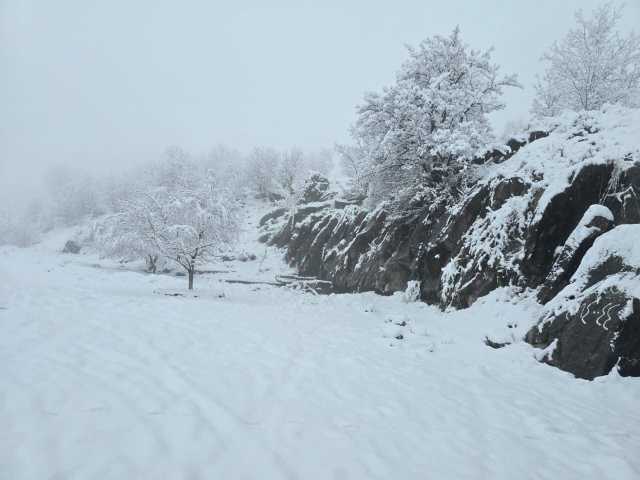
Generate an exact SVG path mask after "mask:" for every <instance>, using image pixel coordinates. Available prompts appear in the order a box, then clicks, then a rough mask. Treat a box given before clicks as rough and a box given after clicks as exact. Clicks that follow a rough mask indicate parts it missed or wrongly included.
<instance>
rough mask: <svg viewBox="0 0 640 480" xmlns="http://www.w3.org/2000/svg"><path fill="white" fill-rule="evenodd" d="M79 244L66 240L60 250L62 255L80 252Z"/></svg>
mask: <svg viewBox="0 0 640 480" xmlns="http://www.w3.org/2000/svg"><path fill="white" fill-rule="evenodd" d="M81 248H82V247H81V246H80V244H78V242H76V241H74V240H67V243H65V244H64V248H63V249H62V253H73V254H77V253H80V250H81Z"/></svg>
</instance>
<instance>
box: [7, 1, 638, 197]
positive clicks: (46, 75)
mask: <svg viewBox="0 0 640 480" xmlns="http://www.w3.org/2000/svg"><path fill="white" fill-rule="evenodd" d="M89 3H91V2H82V1H61V2H37V1H29V0H22V1H12V0H4V2H2V3H0V36H1V37H0V44H1V45H2V49H1V51H0V65H2V71H3V73H4V74H3V75H2V79H1V80H0V82H2V88H1V89H0V91H1V92H2V93H1V96H0V101H1V102H2V105H3V106H4V115H2V118H1V119H0V131H1V133H0V143H1V145H2V149H1V152H0V153H1V163H0V190H2V191H3V192H5V195H6V192H12V191H18V190H21V191H24V189H25V188H26V189H27V190H28V189H29V188H31V186H33V185H35V183H36V181H37V179H38V178H40V176H41V175H42V173H43V172H44V171H45V170H46V169H47V168H48V167H49V166H51V165H53V164H64V165H70V166H79V165H82V166H84V167H85V169H87V170H90V171H113V170H114V169H118V168H122V167H123V166H125V165H128V164H131V163H134V162H138V161H142V160H148V159H152V158H157V157H158V156H159V155H160V154H161V152H162V151H163V150H164V149H165V147H166V146H168V145H180V146H182V147H183V148H185V149H186V150H190V151H194V152H204V151H207V150H208V149H210V148H212V147H213V146H215V145H216V144H220V143H223V144H226V145H229V146H232V147H235V148H239V149H241V150H248V149H250V148H251V147H252V146H255V145H269V146H274V147H277V148H285V147H289V146H293V145H296V146H300V147H302V148H306V149H314V148H319V147H323V146H326V147H331V146H332V145H333V144H334V143H335V142H346V141H348V128H349V125H350V124H351V122H352V121H353V119H354V107H355V105H356V104H357V103H359V101H360V100H361V99H362V95H363V93H364V92H365V91H370V90H380V89H381V88H382V87H383V86H384V85H387V84H389V83H390V82H391V81H392V80H393V78H394V75H395V71H396V70H397V68H398V67H399V65H400V64H401V63H402V61H403V60H404V59H405V58H406V52H405V44H416V43H418V42H419V41H420V40H422V39H424V38H426V37H429V36H432V35H435V34H442V35H446V34H448V33H449V32H450V31H451V30H452V29H453V28H454V27H455V26H456V25H459V26H460V28H461V32H462V36H463V38H464V40H465V41H466V42H467V43H469V44H470V45H471V46H472V47H474V48H476V49H486V48H489V47H491V46H493V47H494V48H495V50H494V53H493V60H494V61H495V62H496V63H498V64H499V65H501V67H502V71H503V72H504V73H518V75H519V77H520V81H521V83H522V84H523V85H524V87H525V88H524V89H523V90H515V89H510V90H509V91H507V92H506V94H505V97H504V98H505V101H506V103H507V108H506V109H505V110H504V111H502V112H498V113H497V114H494V116H493V118H492V120H493V122H494V126H495V128H496V131H497V133H499V132H500V129H501V128H502V127H503V125H504V124H505V123H506V122H507V121H508V120H511V119H518V118H523V117H526V116H527V114H528V110H529V107H530V103H531V98H532V94H533V92H532V83H533V81H534V79H535V75H536V74H537V73H540V72H541V71H542V64H541V63H540V61H539V58H540V56H541V54H542V53H543V51H544V50H545V49H547V48H548V47H549V45H550V44H551V43H552V42H553V41H554V40H557V39H560V38H561V37H562V36H563V35H564V34H565V32H566V31H567V30H568V28H570V26H571V25H572V24H573V13H574V11H575V10H577V9H578V8H583V9H584V10H585V11H590V10H592V9H593V8H594V7H595V6H597V5H598V4H599V3H601V2H598V1H595V0H589V1H578V0H571V1H566V2H560V3H559V2H555V1H552V0H544V1H541V2H538V5H537V6H536V7H531V4H530V3H528V2H527V3H525V2H501V1H497V0H494V1H492V2H468V1H461V0H457V1H456V0H454V1H450V2H446V3H444V4H443V3H441V2H417V1H403V2H397V3H396V4H395V6H394V8H393V9H391V8H390V7H389V6H388V5H386V4H384V3H382V2H365V1H358V2H350V3H349V5H343V4H342V3H341V2H311V1H307V2H276V3H273V2H271V3H270V5H269V6H268V7H267V6H263V5H262V4H261V2H257V1H246V2H238V3H236V4H234V5H228V4H222V3H221V2H200V1H188V2H179V3H177V2H176V3H173V4H171V3H169V2H151V1H140V2H135V3H134V4H130V3H129V2H123V1H112V2H108V3H101V4H89ZM551 12H552V13H551ZM638 20H640V2H634V3H628V4H627V5H626V10H625V18H624V19H623V20H622V22H621V29H623V30H625V31H627V30H629V29H631V27H632V26H633V25H634V24H637V23H638Z"/></svg>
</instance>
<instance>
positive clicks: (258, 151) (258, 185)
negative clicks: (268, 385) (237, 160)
mask: <svg viewBox="0 0 640 480" xmlns="http://www.w3.org/2000/svg"><path fill="white" fill-rule="evenodd" d="M279 157H280V155H279V153H278V151H277V150H275V149H273V148H265V147H256V148H254V149H253V151H252V152H251V154H250V155H249V159H248V165H247V179H248V183H249V184H250V186H251V188H252V189H253V191H254V192H255V194H256V196H257V197H258V198H263V199H270V198H273V196H274V194H276V192H277V190H278V188H277V185H276V181H275V172H276V171H277V168H278V163H279ZM278 196H279V194H278Z"/></svg>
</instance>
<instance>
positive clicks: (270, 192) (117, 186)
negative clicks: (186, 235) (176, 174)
mask: <svg viewBox="0 0 640 480" xmlns="http://www.w3.org/2000/svg"><path fill="white" fill-rule="evenodd" d="M179 164H189V165H190V169H191V170H192V171H193V172H194V176H195V177H196V178H201V179H211V178H214V177H215V181H216V183H217V184H218V185H224V187H225V188H224V191H225V192H226V193H227V194H229V195H230V196H232V197H233V198H234V199H236V200H238V199H240V198H244V197H251V196H254V197H257V198H261V199H265V200H284V199H286V198H287V196H289V195H292V193H293V191H294V190H296V189H298V188H300V186H301V185H302V184H303V183H304V180H305V179H306V178H308V177H309V176H310V175H311V174H312V173H314V172H321V173H323V174H325V175H326V174H327V173H328V172H329V170H330V169H331V168H332V166H333V159H332V152H331V151H330V150H327V149H324V150H318V151H303V150H301V149H297V148H292V149H288V150H276V149H273V148H263V147H261V148H256V149H254V150H253V151H251V152H249V153H242V152H240V151H238V150H235V149H232V148H229V147H226V146H223V145H218V146H216V147H215V148H213V149H212V150H211V151H210V152H208V153H207V154H200V155H194V154H191V153H189V152H187V151H185V150H183V149H181V148H180V147H170V148H168V149H167V150H166V151H165V153H164V154H163V155H162V158H161V159H159V160H158V161H155V162H147V163H143V164H138V165H135V166H131V167H128V168H124V169H122V170H120V171H118V172H117V173H113V174H89V173H88V172H86V171H84V170H82V168H81V167H80V168H78V167H76V168H71V167H65V166H56V167H52V168H51V169H50V170H49V171H48V172H47V173H46V175H45V177H44V179H43V186H42V189H41V195H39V196H38V197H36V198H33V199H31V200H29V201H27V202H25V203H24V204H20V203H17V204H8V203H3V204H2V205H0V244H5V243H8V244H15V245H19V246H27V245H30V244H32V243H34V242H36V241H38V239H39V237H40V235H41V234H42V233H43V232H46V231H49V230H51V229H53V228H58V227H68V226H73V225H78V224H81V223H86V222H87V221H89V220H91V219H95V218H99V217H101V216H104V215H108V214H113V213H117V212H120V211H121V210H122V208H123V204H125V203H126V202H130V201H131V199H133V198H135V197H136V195H138V194H139V192H140V191H141V190H143V189H144V188H146V187H153V188H155V187H160V186H162V185H163V184H164V183H163V181H161V180H160V177H162V175H165V176H166V175H170V174H169V172H167V169H168V168H169V166H170V165H173V168H177V167H176V166H177V165H179Z"/></svg>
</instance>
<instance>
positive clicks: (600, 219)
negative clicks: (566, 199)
mask: <svg viewBox="0 0 640 480" xmlns="http://www.w3.org/2000/svg"><path fill="white" fill-rule="evenodd" d="M592 207H593V206H592ZM603 208H606V207H603ZM590 210H591V208H590ZM607 211H608V209H607ZM608 213H611V212H610V211H608ZM588 214H589V210H587V213H586V214H585V215H588ZM583 223H584V224H583V225H578V227H576V230H574V234H572V236H570V237H569V239H568V240H567V242H565V244H564V245H563V246H562V250H561V251H560V253H559V254H558V256H557V257H556V260H555V261H554V263H553V265H552V267H551V270H550V271H549V274H548V275H547V278H545V280H544V283H543V284H542V286H541V288H540V290H539V291H538V300H539V301H540V302H541V303H547V302H548V301H550V300H551V299H552V298H553V297H555V296H556V294H558V292H560V290H562V289H563V288H564V287H565V286H567V284H568V283H569V279H570V278H571V276H572V275H573V274H574V273H575V271H576V270H577V269H578V266H579V265H580V261H581V260H582V258H583V257H584V255H585V253H587V250H589V248H591V246H592V245H593V242H594V241H595V240H596V238H598V237H599V236H600V235H602V234H603V233H605V232H607V231H609V230H610V229H611V228H612V227H613V217H609V216H607V215H606V214H602V213H596V214H595V215H593V216H592V218H588V219H587V220H586V221H585V222H583ZM572 237H573V238H572Z"/></svg>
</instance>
